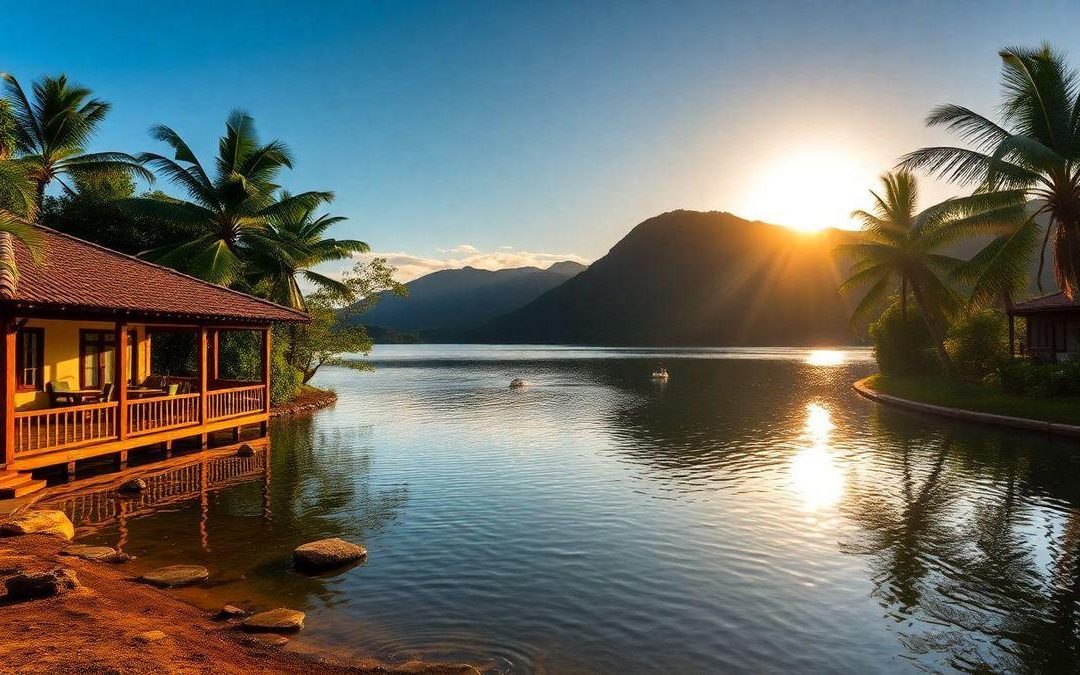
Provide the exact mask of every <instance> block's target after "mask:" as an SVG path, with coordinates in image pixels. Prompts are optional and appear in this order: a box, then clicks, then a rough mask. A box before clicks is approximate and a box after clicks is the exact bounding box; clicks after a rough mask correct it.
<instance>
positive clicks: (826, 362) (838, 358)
mask: <svg viewBox="0 0 1080 675" xmlns="http://www.w3.org/2000/svg"><path fill="white" fill-rule="evenodd" d="M846 357H847V355H846V354H845V353H844V352H842V351H840V350H839V349H812V350H810V353H809V354H808V355H807V356H806V362H807V363H808V364H810V365H811V366H839V365H842V364H843V363H844V361H845V359H846Z"/></svg>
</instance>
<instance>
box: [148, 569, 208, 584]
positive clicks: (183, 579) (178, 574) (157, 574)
mask: <svg viewBox="0 0 1080 675" xmlns="http://www.w3.org/2000/svg"><path fill="white" fill-rule="evenodd" d="M209 576H210V572H209V571H208V570H207V569H206V568H205V567H203V566H201V565H169V566H168V567H161V568H159V569H156V570H154V571H152V572H147V573H146V574H144V575H142V576H141V577H139V581H143V582H146V583H148V584H150V585H151V586H157V587H158V588H173V587H175V586H190V585H191V584H197V583H199V582H200V581H206V579H207V578H208V577H209Z"/></svg>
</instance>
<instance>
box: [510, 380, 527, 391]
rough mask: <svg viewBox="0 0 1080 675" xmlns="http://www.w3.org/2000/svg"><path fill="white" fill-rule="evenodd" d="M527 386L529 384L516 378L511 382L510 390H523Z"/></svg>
mask: <svg viewBox="0 0 1080 675" xmlns="http://www.w3.org/2000/svg"><path fill="white" fill-rule="evenodd" d="M526 384H528V383H527V382H526V381H525V380H523V379H521V378H520V377H515V378H514V379H512V380H510V388H511V389H521V388H522V387H524V386H525V385H526Z"/></svg>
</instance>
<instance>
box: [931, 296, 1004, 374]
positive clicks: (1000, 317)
mask: <svg viewBox="0 0 1080 675" xmlns="http://www.w3.org/2000/svg"><path fill="white" fill-rule="evenodd" d="M945 351H946V352H948V354H949V357H950V358H951V359H952V361H953V365H954V366H955V367H956V370H957V372H959V373H960V375H961V376H962V377H965V378H967V379H970V380H979V381H981V380H983V379H984V378H986V376H987V375H989V374H990V373H992V372H994V371H995V370H999V369H1000V367H1001V365H1002V363H1003V362H1004V361H1005V360H1006V359H1007V358H1008V356H1009V324H1008V319H1007V318H1006V317H1005V315H1004V314H1002V313H1001V312H997V311H994V310H991V309H984V310H979V311H975V312H971V313H969V314H966V315H963V316H961V317H960V318H959V319H958V320H956V321H955V322H954V323H953V325H951V326H950V327H949V331H948V334H947V336H946V339H945Z"/></svg>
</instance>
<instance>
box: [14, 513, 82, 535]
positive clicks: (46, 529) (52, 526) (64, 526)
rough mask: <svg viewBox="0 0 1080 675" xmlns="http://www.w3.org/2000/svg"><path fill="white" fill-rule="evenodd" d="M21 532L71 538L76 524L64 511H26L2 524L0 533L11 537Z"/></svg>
mask: <svg viewBox="0 0 1080 675" xmlns="http://www.w3.org/2000/svg"><path fill="white" fill-rule="evenodd" d="M20 534H52V535H56V536H57V537H63V538H64V539H67V540H71V538H72V537H74V536H75V526H74V525H72V524H71V521H70V520H68V517H67V516H66V515H64V512H63V511H45V510H42V511H26V512H24V513H20V514H19V515H17V516H15V517H13V518H10V519H8V520H7V521H5V522H4V524H3V525H0V535H4V536H8V537H11V536H17V535H20Z"/></svg>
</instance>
